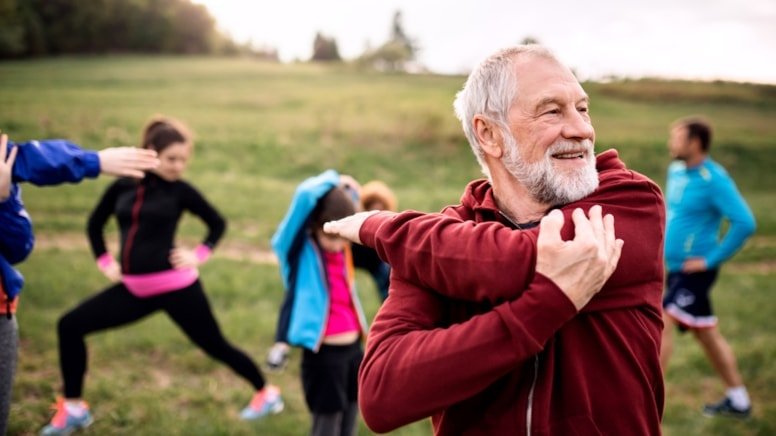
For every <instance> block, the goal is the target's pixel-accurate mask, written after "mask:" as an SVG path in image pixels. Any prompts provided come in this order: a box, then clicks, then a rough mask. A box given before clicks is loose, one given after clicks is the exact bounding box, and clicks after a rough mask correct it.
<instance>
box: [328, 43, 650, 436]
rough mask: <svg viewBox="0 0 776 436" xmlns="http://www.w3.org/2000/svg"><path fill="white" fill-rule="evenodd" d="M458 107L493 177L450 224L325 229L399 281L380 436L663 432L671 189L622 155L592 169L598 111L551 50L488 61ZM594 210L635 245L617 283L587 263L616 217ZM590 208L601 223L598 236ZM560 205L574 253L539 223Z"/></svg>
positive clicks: (373, 380) (370, 365) (385, 311)
mask: <svg viewBox="0 0 776 436" xmlns="http://www.w3.org/2000/svg"><path fill="white" fill-rule="evenodd" d="M455 108H456V113H457V115H458V117H459V118H460V120H461V122H462V124H463V128H464V132H465V133H466V136H467V138H468V140H469V143H470V144H471V146H472V149H473V151H474V154H475V156H477V159H478V161H479V162H480V166H481V167H482V170H483V172H484V173H485V175H486V176H487V177H488V180H476V181H473V182H471V183H470V184H469V186H468V187H467V189H466V191H465V192H464V194H463V197H462V199H461V204H459V205H456V206H451V207H448V208H446V209H445V210H444V211H443V212H442V214H437V215H425V214H419V213H412V212H406V213H402V214H398V215H396V214H391V213H389V212H379V213H376V214H367V215H364V214H362V215H356V216H353V217H351V218H346V219H345V220H344V221H341V222H335V223H331V224H330V225H329V226H328V227H327V229H328V231H331V232H334V233H339V234H341V235H343V236H346V237H349V238H350V239H352V240H355V241H356V242H359V241H363V243H364V244H365V245H367V246H371V247H374V248H375V249H376V250H377V251H378V253H379V254H380V256H381V257H382V258H383V259H384V260H386V261H388V262H389V263H390V264H391V266H392V268H393V272H392V277H391V291H390V296H389V298H388V299H387V300H386V302H385V303H384V304H383V306H382V307H381V309H380V312H379V313H378V315H377V317H376V320H375V322H374V324H373V327H372V330H371V332H370V334H369V338H368V341H367V349H366V355H365V357H364V361H363V364H362V366H361V373H360V380H359V381H360V392H359V400H360V405H361V408H362V412H363V415H364V418H365V420H366V422H367V424H368V425H369V426H370V427H371V428H372V429H374V430H376V431H380V432H384V431H389V430H391V429H394V428H396V427H398V426H401V425H404V424H407V423H409V422H412V421H415V420H418V419H421V418H424V417H427V416H432V418H433V425H434V430H435V433H436V434H438V435H453V434H498V435H505V434H531V435H536V434H542V435H567V434H583V435H588V434H611V435H615V434H617V435H619V434H629V435H633V434H643V435H654V434H659V433H660V419H661V416H662V409H663V381H662V373H661V370H660V361H659V349H660V337H661V328H662V321H661V307H660V303H661V293H662V280H663V266H662V265H663V264H662V257H661V256H662V248H663V226H664V218H665V217H664V206H663V198H662V194H661V193H660V190H659V188H658V187H657V186H656V185H655V184H654V183H653V182H652V181H650V180H649V179H647V178H646V177H644V176H642V175H640V174H638V173H635V172H633V171H630V170H628V169H626V168H625V165H624V164H623V163H622V162H621V161H620V160H619V159H618V157H617V153H616V152H615V151H613V150H610V151H607V152H604V153H602V154H601V155H599V156H598V157H597V158H596V157H595V156H594V154H593V141H594V139H595V132H594V130H593V127H592V124H591V121H590V115H589V112H588V97H587V95H586V94H585V92H584V90H583V89H582V87H581V86H580V85H579V83H578V81H577V80H576V79H575V77H574V75H573V74H572V73H571V71H570V70H569V69H568V68H567V67H565V66H564V65H562V64H561V63H560V62H559V61H558V60H557V59H556V58H555V57H553V55H552V54H550V53H549V52H548V51H547V50H545V49H543V48H541V47H539V46H533V45H529V46H518V47H514V48H510V49H506V50H502V51H500V52H498V53H496V54H494V55H492V56H490V57H489V58H487V59H486V60H485V61H484V62H483V63H482V64H480V65H479V66H478V67H477V68H476V69H475V70H474V71H473V72H472V74H471V75H470V76H469V78H468V80H467V82H466V85H465V87H464V89H463V90H462V91H461V92H460V93H459V94H458V97H457V99H456V102H455ZM594 205H600V206H601V208H602V210H603V213H606V214H611V215H612V216H614V219H615V220H616V228H617V237H619V238H621V239H622V240H624V241H625V245H624V247H623V248H622V254H621V257H620V258H619V263H618V264H617V269H616V270H615V271H614V273H613V274H612V275H611V277H609V275H608V273H609V271H608V270H607V269H606V268H598V267H595V266H597V265H598V266H600V265H599V264H596V263H595V262H593V261H590V259H588V258H586V257H585V250H581V249H580V250H576V248H579V247H578V246H577V245H575V244H576V242H577V240H578V239H579V238H581V237H583V236H585V235H587V236H590V234H591V233H592V234H593V235H599V236H597V237H594V238H593V239H594V240H595V241H598V242H601V240H602V239H601V238H603V240H604V241H605V242H604V243H603V245H604V246H610V245H611V243H612V239H613V238H614V237H613V235H607V234H606V232H605V231H603V233H602V230H601V229H602V228H603V229H608V230H611V228H612V225H613V223H612V219H611V217H608V218H607V217H604V219H603V220H602V219H601V214H602V210H601V208H599V206H594ZM579 208H582V209H584V210H588V209H590V220H589V223H587V225H581V224H585V223H584V221H585V218H584V217H580V215H582V214H581V211H580V210H579ZM553 209H560V212H562V213H563V215H564V216H566V217H567V218H568V216H569V215H572V216H573V218H574V223H575V224H576V225H575V226H572V225H571V222H570V221H571V220H568V219H566V220H565V221H566V223H567V224H566V225H565V226H564V227H563V229H562V230H561V232H560V234H561V236H562V237H563V238H564V239H570V238H571V237H572V236H573V235H574V234H575V232H576V236H574V240H573V241H571V242H566V243H565V244H568V245H563V243H561V245H560V246H552V245H550V246H548V245H547V244H545V243H543V240H546V238H548V236H543V234H544V233H545V231H547V232H550V234H552V233H555V232H557V230H558V229H556V228H554V227H552V226H547V227H546V226H545V225H544V222H545V221H547V220H548V219H550V218H551V219H555V218H553V217H557V216H558V215H559V214H560V212H557V211H554V210H553ZM550 211H552V212H550ZM548 212H550V213H549V215H547V214H548ZM545 216H547V217H546V218H544V219H543V218H542V217H545ZM539 220H542V226H541V227H542V229H541V232H539V227H537V222H538V221H539ZM574 227H576V230H575V229H574ZM600 235H604V236H600ZM549 237H551V238H553V239H555V238H556V236H549ZM557 240H558V241H559V240H560V238H558V239H557ZM593 245H596V244H593ZM575 247H576V248H575ZM564 249H570V250H571V251H576V254H577V257H574V256H572V255H571V254H570V253H568V252H566V253H564ZM594 251H595V250H594ZM606 251H607V249H606V248H605V249H603V251H602V249H601V248H600V246H599V248H598V249H597V252H598V253H599V256H597V257H598V261H602V260H603V259H604V258H606V256H601V255H600V253H602V252H606ZM585 259H587V260H585ZM607 262H609V264H611V262H612V258H609V259H608V260H607ZM594 278H597V279H599V281H598V282H597V283H596V281H595V280H593V279H594ZM606 279H608V280H607V281H606V283H605V284H603V288H602V289H601V290H600V292H599V293H597V294H595V292H596V291H598V288H600V287H601V283H603V281H604V280H606ZM596 286H598V288H596ZM592 294H595V296H594V297H593V298H592V299H591V300H588V299H586V298H578V297H579V296H587V298H589V297H590V296H592Z"/></svg>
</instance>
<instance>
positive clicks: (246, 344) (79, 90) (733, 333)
mask: <svg viewBox="0 0 776 436" xmlns="http://www.w3.org/2000/svg"><path fill="white" fill-rule="evenodd" d="M463 82H464V77H455V76H430V75H429V76H406V75H384V74H375V73H365V72H359V71H356V70H354V69H351V68H349V67H347V66H319V65H277V64H271V63H261V62H256V61H253V60H248V59H229V58H196V57H194V58H187V57H133V56H120V57H118V56H117V57H103V58H90V57H85V58H59V59H47V60H35V61H20V62H4V63H0V101H2V102H3V104H2V105H0V128H2V129H3V130H4V131H5V132H8V133H9V134H10V136H11V138H12V139H16V140H24V139H32V138H47V137H65V138H69V139H72V140H74V141H75V142H77V143H80V144H82V145H84V146H86V147H89V148H97V149H99V148H103V147H107V146H117V145H136V143H137V142H138V141H139V136H140V129H141V128H142V126H143V124H144V123H145V121H146V120H147V119H148V118H150V117H151V116H152V115H153V114H156V113H162V114H167V115H172V116H175V117H178V118H180V119H182V120H185V121H186V122H187V123H188V124H189V125H190V126H191V128H192V129H193V130H194V132H195V134H196V146H195V155H194V159H193V161H192V164H191V168H190V170H189V172H188V179H190V180H191V181H192V182H194V184H195V185H197V186H198V188H199V189H200V190H201V191H203V192H204V193H205V195H206V196H207V197H208V198H209V199H210V200H211V201H212V202H213V203H214V204H215V205H216V206H217V207H218V208H219V209H220V210H221V211H222V212H223V214H224V215H225V216H226V217H227V218H228V220H229V231H228V233H227V236H226V237H225V240H224V241H223V244H222V247H221V250H217V251H216V256H215V258H214V260H213V261H212V263H210V264H208V265H207V266H206V267H205V268H203V271H202V276H203V281H204V284H205V287H206V289H207V291H208V294H209V296H210V299H211V303H212V304H213V307H214V310H215V313H216V315H217V317H218V319H219V321H220V323H221V325H222V327H223V329H224V332H225V334H226V336H227V337H228V338H230V340H232V341H233V342H234V343H235V344H236V345H238V346H240V347H241V348H243V349H245V350H246V351H247V352H248V353H249V354H250V355H251V356H253V357H254V358H255V359H257V360H259V361H260V360H262V359H263V356H264V354H265V353H266V351H267V349H268V348H269V346H270V345H271V342H272V334H273V329H274V323H275V317H276V314H277V307H278V305H279V303H280V298H281V297H282V290H281V284H280V280H279V274H278V271H277V267H275V266H273V265H267V264H256V263H254V262H250V261H248V260H246V257H241V255H245V256H248V255H250V254H252V253H258V252H260V251H266V250H267V249H268V246H269V238H270V236H271V234H272V232H273V231H274V229H275V227H276V226H277V224H278V222H279V221H280V219H281V218H282V215H283V213H284V212H285V210H286V207H287V206H288V202H289V200H290V196H291V194H292V193H293V190H294V188H295V187H296V185H297V184H298V183H299V182H300V181H301V180H302V179H304V178H305V177H308V176H310V175H314V174H317V173H319V172H320V171H322V170H324V169H327V168H337V169H338V170H340V171H341V172H345V173H349V174H352V175H353V176H355V177H356V178H357V179H359V180H361V181H366V180H370V179H373V178H379V179H382V180H384V181H386V182H387V183H388V184H389V185H391V186H392V187H393V188H394V189H395V191H396V193H397V196H398V198H399V201H400V207H401V208H402V209H417V210H424V211H434V210H438V209H439V208H441V207H442V206H444V205H446V204H451V203H455V202H457V200H458V198H459V197H460V194H461V192H462V191H463V187H464V185H465V184H466V183H467V182H468V181H469V180H471V179H473V178H476V177H478V176H479V169H478V167H477V164H476V162H475V160H474V158H473V156H472V155H471V152H470V150H469V147H468V145H467V144H466V141H465V139H464V137H463V134H462V133H461V131H460V130H461V129H460V125H459V124H458V122H457V120H456V119H455V117H454V116H453V114H452V100H453V97H454V95H455V92H456V91H457V90H458V89H459V88H460V86H461V85H462V84H463ZM584 86H585V88H586V90H587V92H588V93H589V94H590V96H591V101H592V105H591V114H592V116H593V121H594V124H595V127H596V132H597V148H598V150H603V149H606V148H610V147H616V148H617V149H618V150H619V151H620V154H621V156H622V157H623V159H624V160H625V161H626V162H627V163H628V164H629V166H630V167H631V168H634V169H636V170H638V171H641V172H643V173H645V174H647V175H648V176H650V177H652V178H653V179H655V180H656V181H657V182H658V183H660V184H661V185H662V184H663V180H664V177H665V168H666V166H667V164H668V156H667V151H666V145H665V143H666V138H667V130H668V125H669V123H670V122H671V121H673V120H674V119H676V118H679V117H681V116H685V115H689V114H704V115H706V116H707V117H709V118H710V119H711V120H712V121H713V123H714V126H715V129H716V130H715V142H714V148H713V155H714V156H715V158H716V159H717V160H718V161H720V162H721V163H722V164H723V165H725V166H726V167H727V168H728V170H729V172H730V173H731V174H732V175H733V177H734V178H735V179H736V181H737V183H738V185H739V187H740V189H741V190H742V192H743V193H744V195H745V196H746V198H747V199H748V201H749V202H750V204H751V206H752V209H753V210H754V212H755V215H756V217H757V220H758V233H757V235H756V236H755V238H753V240H752V241H750V242H749V243H748V244H747V246H746V247H745V248H744V250H743V251H742V252H741V253H739V254H738V255H737V257H736V258H735V259H734V261H733V262H731V263H730V264H728V266H727V267H726V268H725V269H723V272H722V275H721V278H720V282H719V284H718V286H717V288H716V290H715V305H716V309H717V311H718V314H719V317H720V319H721V329H722V332H723V333H724V334H725V335H726V336H727V338H728V339H729V340H730V342H731V344H732V346H733V348H734V350H735V351H736V353H737V355H738V357H739V363H740V366H741V370H742V372H743V375H744V378H745V380H746V381H747V383H748V385H749V387H750V390H751V394H752V397H753V399H754V401H755V417H754V419H752V420H750V421H748V422H745V423H741V422H730V421H726V420H709V419H705V418H703V417H701V416H700V413H699V408H700V406H701V405H702V404H703V403H704V402H706V401H712V400H716V399H717V397H718V396H720V395H721V393H722V388H721V385H720V383H719V382H718V381H717V379H716V377H715V376H714V374H713V372H712V370H711V368H710V366H709V364H708V363H707V362H706V360H705V359H704V357H703V355H702V352H701V351H700V349H699V347H698V346H697V344H695V343H694V342H693V341H692V340H691V338H689V337H681V338H678V339H677V343H676V354H675V356H674V359H673V361H672V364H671V367H670V369H669V371H668V373H667V394H668V395H667V399H666V413H665V422H664V429H665V433H666V434H667V435H684V434H719V435H723V434H752V435H754V434H773V433H774V432H776V394H774V392H776V380H775V377H776V374H774V371H773V369H772V368H773V362H774V361H775V360H776V359H774V357H776V356H774V353H775V351H774V347H773V345H772V344H773V343H774V341H776V333H774V331H776V329H775V328H774V326H776V323H774V321H773V320H772V319H773V317H772V315H771V314H772V313H773V312H774V309H776V304H775V303H773V298H772V294H773V290H774V285H773V283H774V282H776V267H775V265H776V264H774V259H776V194H775V193H774V187H776V179H775V176H774V174H776V172H774V170H773V168H776V153H774V151H776V149H775V147H774V144H776V123H774V122H773V120H774V119H776V87H767V86H754V85H742V84H729V83H693V82H662V81H654V80H643V81H630V82H617V83H607V84H602V83H589V84H585V85H584ZM109 182H110V180H109V179H98V180H97V181H95V182H90V183H83V184H80V185H78V186H61V187H58V188H55V189H50V188H47V189H41V188H35V187H32V186H28V187H25V188H24V197H25V201H26V204H27V207H28V209H29V211H30V213H31V214H32V216H33V219H34V221H35V226H36V233H37V236H38V238H39V240H40V241H39V246H38V247H37V249H36V252H35V253H33V255H32V256H31V258H30V259H29V260H28V261H27V262H25V263H24V264H23V266H22V271H23V272H24V274H25V276H26V277H27V280H28V283H27V286H26V289H25V293H24V297H23V299H22V304H21V306H20V310H19V322H20V332H21V340H22V344H21V349H20V363H19V368H18V372H17V377H16V385H15V388H14V403H13V406H12V410H11V421H10V428H9V434H19V435H27V434H35V432H36V431H37V430H38V429H39V428H40V426H41V425H42V424H43V423H44V422H45V421H46V419H47V418H48V417H49V410H48V406H49V404H50V403H51V401H52V399H53V397H54V395H55V394H56V393H57V392H58V390H59V388H60V381H59V374H58V359H57V355H56V332H55V328H56V327H55V326H56V321H57V319H58V317H59V316H60V315H61V314H62V313H63V312H64V311H65V310H66V309H68V308H69V307H72V306H73V305H74V304H76V303H77V302H78V301H80V300H81V299H82V298H84V297H86V296H88V295H90V294H92V293H93V292H95V291H96V290H98V289H100V288H101V287H103V286H105V284H106V283H105V281H104V279H102V278H101V276H100V275H99V273H98V272H97V271H96V269H95V268H94V267H93V264H92V260H91V256H90V254H89V253H88V250H87V249H86V243H85V237H84V236H83V228H84V225H85V219H86V216H87V214H88V213H89V211H90V209H91V208H92V207H93V206H94V204H95V203H96V201H97V198H98V196H99V195H100V194H101V192H102V191H103V190H104V188H105V186H106V185H107V183H109ZM114 231H115V228H111V229H110V231H109V235H110V236H111V239H115V237H112V236H113V232H114ZM181 233H182V238H183V239H184V240H185V241H187V242H194V241H196V240H197V239H198V238H199V237H200V235H201V234H202V227H201V225H200V223H199V222H197V221H196V220H194V219H191V218H187V219H185V220H184V222H183V224H182V226H181ZM51 240H56V241H59V243H58V244H52V243H50V241H51ZM47 242H48V243H47ZM358 279H359V283H360V285H359V286H360V294H361V295H362V298H363V299H364V300H365V304H366V307H367V312H368V316H369V317H370V318H371V316H373V314H374V313H375V312H376V310H377V307H378V302H377V299H376V296H375V295H376V294H375V292H374V289H373V287H372V285H371V282H370V280H369V279H368V277H366V276H365V275H359V277H358ZM89 344H90V347H91V348H90V353H91V354H90V365H91V366H90V372H89V376H88V378H87V384H86V396H87V399H88V400H89V401H91V403H92V405H93V409H94V411H95V413H96V415H97V421H96V422H95V424H94V427H93V429H92V430H90V431H89V432H88V434H151V435H155V434H158V435H167V434H181V435H182V434H230V435H231V434H256V433H259V434H273V435H276V434H277V435H282V434H304V433H305V432H306V430H307V428H308V425H309V417H308V415H307V412H306V410H305V407H304V402H303V400H302V397H301V388H300V387H299V381H298V370H297V367H298V362H299V355H298V352H295V354H293V355H292V364H291V367H290V368H289V369H288V370H287V371H286V372H285V373H283V374H279V375H278V374H270V375H269V377H270V380H271V381H272V382H274V383H277V384H279V385H280V386H282V387H283V388H284V394H285V396H286V399H287V403H288V407H287V410H286V412H284V413H283V414H281V415H279V416H277V417H274V418H272V419H269V420H266V421H265V422H260V423H254V424H245V423H241V422H239V421H238V420H237V419H236V414H237V412H238V411H239V409H240V408H241V407H242V406H243V405H244V403H245V402H246V401H247V399H248V397H249V396H250V388H249V386H248V385H247V384H246V383H245V382H243V381H242V380H240V379H239V378H237V377H236V376H234V375H233V374H232V373H230V372H229V371H228V370H227V369H226V368H224V367H223V366H221V365H219V364H217V363H215V362H213V361H211V360H209V359H207V358H206V357H205V356H204V354H203V353H202V352H201V351H199V350H198V349H196V348H195V347H193V346H192V345H191V344H189V343H188V341H187V340H186V339H185V337H184V336H183V335H182V334H181V333H180V332H179V331H178V330H177V329H176V328H175V327H174V326H173V325H172V323H171V322H170V321H169V320H168V319H166V317H164V316H162V315H155V316H152V317H150V318H149V319H147V320H144V321H142V322H140V323H138V324H136V325H133V326H131V327H129V328H125V329H120V330H115V331H110V332H106V333H103V334H97V335H95V336H93V337H90V338H89ZM361 433H362V434H368V430H366V428H365V427H363V426H362V432H361ZM430 433H431V432H430V428H429V424H428V422H421V423H417V424H415V425H413V426H410V427H408V428H406V429H402V430H401V431H397V432H396V433H395V434H400V435H427V434H430Z"/></svg>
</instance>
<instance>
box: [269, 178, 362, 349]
mask: <svg viewBox="0 0 776 436" xmlns="http://www.w3.org/2000/svg"><path fill="white" fill-rule="evenodd" d="M338 185H339V174H338V173H337V172H336V171H334V170H328V171H325V172H324V173H321V174H319V175H317V176H315V177H311V178H308V179H307V180H305V181H304V182H302V183H301V184H300V185H299V186H298V187H297V188H296V192H295V193H294V197H293V199H292V200H291V205H290V206H289V208H288V212H286V216H285V217H284V218H283V221H281V222H280V225H279V226H278V229H277V231H275V234H274V235H273V236H272V249H273V250H274V251H275V254H276V255H277V257H278V262H279V264H280V274H281V276H282V277H283V285H284V286H285V289H286V296H285V301H284V302H283V306H282V307H281V311H280V316H279V318H278V328H277V333H276V337H275V340H276V341H277V342H285V343H288V344H291V345H294V346H300V347H304V348H307V349H310V350H312V351H318V349H319V348H320V344H321V341H322V340H323V334H324V332H325V329H326V322H327V319H328V314H329V290H328V286H327V284H326V275H325V272H324V268H323V263H322V260H321V256H320V252H319V249H318V247H317V246H316V244H315V242H314V241H313V238H312V236H311V235H310V234H308V232H307V227H308V219H309V217H310V214H311V213H312V211H313V210H314V209H315V206H316V204H318V200H320V199H321V198H322V197H323V196H324V195H326V193H327V192H329V191H330V190H331V189H333V188H335V187H337V186H338ZM351 295H352V298H353V304H354V305H355V307H356V311H357V312H358V318H359V323H360V325H361V330H362V332H361V333H362V335H363V336H364V337H366V325H367V324H366V317H365V316H364V312H363V310H362V309H361V303H360V302H359V300H358V296H357V295H356V292H355V286H351Z"/></svg>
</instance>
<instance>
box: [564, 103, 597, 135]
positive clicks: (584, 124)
mask: <svg viewBox="0 0 776 436" xmlns="http://www.w3.org/2000/svg"><path fill="white" fill-rule="evenodd" d="M562 134H563V137H564V138H566V139H577V140H582V139H590V140H592V139H593V138H594V137H595V129H593V125H592V124H591V123H590V118H588V117H587V116H586V115H583V114H582V113H580V112H578V111H576V110H574V111H571V113H570V114H569V116H568V117H567V119H566V123H565V125H564V126H563V132H562Z"/></svg>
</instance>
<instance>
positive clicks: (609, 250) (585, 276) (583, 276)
mask: <svg viewBox="0 0 776 436" xmlns="http://www.w3.org/2000/svg"><path fill="white" fill-rule="evenodd" d="M572 219H573V220H574V239H573V240H571V241H564V240H562V239H561V236H560V230H561V228H562V227H563V223H564V217H563V213H562V212H560V211H559V210H553V211H552V212H550V214H548V215H547V216H545V217H544V218H542V221H541V224H540V227H539V238H538V240H537V255H536V272H537V273H540V274H542V275H544V276H545V277H547V278H549V279H550V280H552V281H553V282H555V284H556V285H558V287H559V288H560V289H561V290H562V291H563V293H564V294H566V296H567V297H568V298H569V300H571V302H572V303H573V304H574V307H576V308H577V310H580V309H582V308H583V307H584V306H585V305H586V304H587V303H588V302H589V301H590V299H591V298H593V296H594V295H595V294H597V293H598V291H600V290H601V288H602V287H603V285H604V283H606V280H608V279H609V277H610V276H611V275H612V273H613V272H614V270H615V269H616V267H617V262H619V260H620V254H621V253H622V246H623V244H624V242H623V240H622V239H617V238H615V235H614V217H613V216H612V215H608V214H607V215H606V216H604V217H602V216H601V206H597V205H596V206H593V207H591V208H590V211H589V217H586V216H585V213H584V212H583V211H582V209H575V210H574V212H573V213H572Z"/></svg>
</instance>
